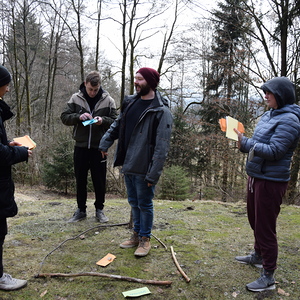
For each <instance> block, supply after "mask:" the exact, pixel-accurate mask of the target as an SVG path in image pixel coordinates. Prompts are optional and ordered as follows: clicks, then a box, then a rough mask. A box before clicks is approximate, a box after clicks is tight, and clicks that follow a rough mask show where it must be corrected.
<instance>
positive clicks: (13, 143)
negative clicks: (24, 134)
mask: <svg viewBox="0 0 300 300" xmlns="http://www.w3.org/2000/svg"><path fill="white" fill-rule="evenodd" d="M9 146H19V147H20V146H22V144H20V143H19V142H15V141H11V142H10V143H9Z"/></svg>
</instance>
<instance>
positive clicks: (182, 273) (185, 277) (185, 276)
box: [171, 246, 191, 282]
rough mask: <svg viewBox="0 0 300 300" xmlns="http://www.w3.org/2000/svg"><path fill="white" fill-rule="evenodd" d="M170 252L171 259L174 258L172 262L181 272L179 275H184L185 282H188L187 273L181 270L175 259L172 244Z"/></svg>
mask: <svg viewBox="0 0 300 300" xmlns="http://www.w3.org/2000/svg"><path fill="white" fill-rule="evenodd" d="M171 252H172V257H173V260H174V263H175V265H176V267H177V269H178V271H179V272H180V273H181V275H182V276H183V277H184V279H185V280H186V282H190V281H191V279H190V278H189V277H187V275H186V274H185V273H184V272H183V270H182V269H181V267H180V266H179V264H178V261H177V259H176V256H175V253H174V250H173V246H171Z"/></svg>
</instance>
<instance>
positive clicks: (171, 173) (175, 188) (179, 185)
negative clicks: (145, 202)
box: [160, 165, 190, 200]
mask: <svg viewBox="0 0 300 300" xmlns="http://www.w3.org/2000/svg"><path fill="white" fill-rule="evenodd" d="M189 189H190V181H189V178H188V174H187V172H186V171H185V170H184V169H183V168H182V167H180V166H175V165H173V166H171V167H168V168H165V169H164V172H163V174H162V178H161V193H160V198H161V199H168V200H185V199H187V198H189V196H190V194H189Z"/></svg>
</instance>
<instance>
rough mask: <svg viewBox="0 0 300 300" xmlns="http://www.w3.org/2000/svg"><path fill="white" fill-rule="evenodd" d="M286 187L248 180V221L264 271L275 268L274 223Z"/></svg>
mask: <svg viewBox="0 0 300 300" xmlns="http://www.w3.org/2000/svg"><path fill="white" fill-rule="evenodd" d="M287 186H288V183H287V182H275V181H270V180H262V179H256V178H252V177H249V178H248V193H247V213H248V220H249V223H250V226H251V228H252V229H253V231H254V239H255V242H254V250H255V252H257V253H258V254H260V255H261V256H262V259H263V268H264V269H265V270H275V269H276V268H277V257H278V243H277V235H276V221H277V217H278V215H279V212H280V205H281V203H282V198H283V196H284V194H285V192H286V189H287Z"/></svg>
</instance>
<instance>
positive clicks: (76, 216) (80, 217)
mask: <svg viewBox="0 0 300 300" xmlns="http://www.w3.org/2000/svg"><path fill="white" fill-rule="evenodd" d="M84 219H86V212H84V211H80V209H79V208H77V210H76V211H75V212H74V215H73V217H72V218H71V219H69V220H68V223H72V222H78V221H82V220H84Z"/></svg>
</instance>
